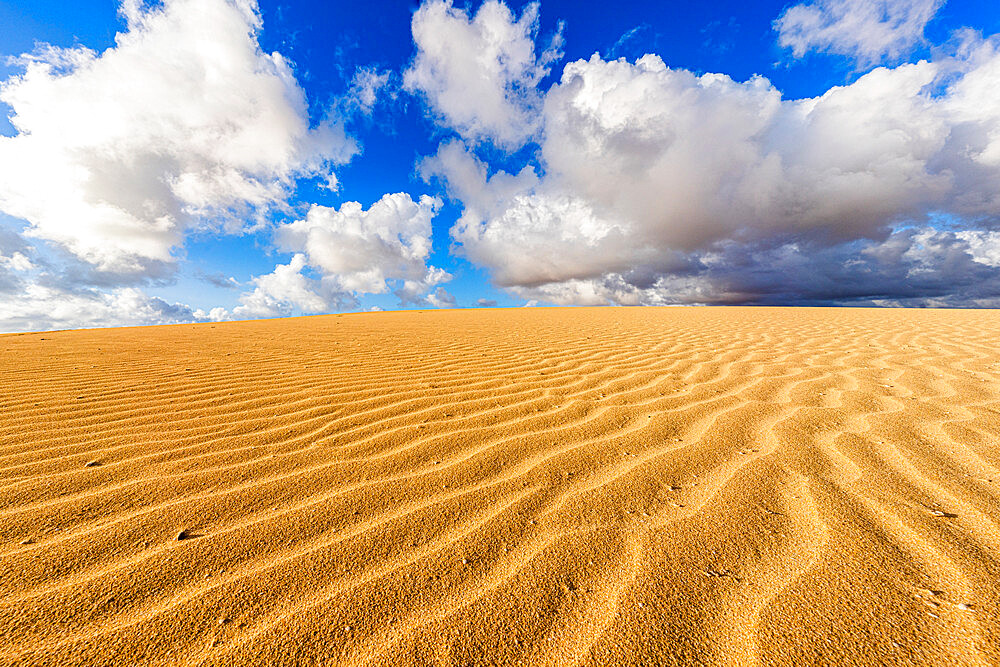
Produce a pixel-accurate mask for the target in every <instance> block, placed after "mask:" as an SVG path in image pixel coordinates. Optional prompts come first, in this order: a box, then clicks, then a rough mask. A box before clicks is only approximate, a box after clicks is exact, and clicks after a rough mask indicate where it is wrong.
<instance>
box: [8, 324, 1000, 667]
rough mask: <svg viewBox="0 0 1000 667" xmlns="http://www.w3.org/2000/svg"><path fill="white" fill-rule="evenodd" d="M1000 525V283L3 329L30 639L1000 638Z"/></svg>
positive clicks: (649, 657) (729, 648)
mask: <svg viewBox="0 0 1000 667" xmlns="http://www.w3.org/2000/svg"><path fill="white" fill-rule="evenodd" d="M998 526H1000V312H998V311H953V310H865V309H805V308H794V309H781V308H774V309H770V308H768V309H765V308H679V309H675V308H659V309H654V308H634V309H623V308H615V309H611V308H605V309H520V310H482V311H449V312H409V313H376V314H359V315H343V316H324V317H311V318H299V319H286V320H271V321H256V322H236V323H225V324H215V325H207V324H206V325H184V326H168V327H152V328H135V329H116V330H98V331H65V332H55V333H42V334H24V335H8V336H2V337H0V664H2V665H68V664H81V665H82V664H85V665H110V664H134V663H141V664H163V665H168V664H169V665H172V664H198V665H201V664H204V665H226V664H352V665H353V664H358V665H361V664H365V665H410V664H417V665H422V664H427V665H480V664H514V663H519V662H522V661H523V662H524V663H525V664H531V665H536V664H537V665H550V664H551V665H572V664H605V665H610V664H631V665H640V664H641V665H650V664H698V663H709V664H723V665H729V664H733V665H754V664H788V665H803V664H828V663H859V664H893V663H897V664H898V663H906V664H921V665H930V664H969V665H983V664H1000V607H998V603H1000V529H998ZM182 531H183V532H182ZM178 537H180V538H183V539H178Z"/></svg>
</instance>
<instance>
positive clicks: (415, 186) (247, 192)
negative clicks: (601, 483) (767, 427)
mask: <svg viewBox="0 0 1000 667" xmlns="http://www.w3.org/2000/svg"><path fill="white" fill-rule="evenodd" d="M0 25H3V26H4V30H3V31H0V52H2V53H3V54H5V55H6V56H7V57H8V60H7V62H6V64H5V65H4V66H3V67H2V68H0V78H2V79H3V81H4V83H3V88H2V89H0V90H2V92H0V100H2V104H0V110H2V111H3V113H2V114H0V115H2V119H0V134H2V135H3V138H0V182H2V183H3V184H2V185H0V330H3V331H18V330H38V329H47V328H65V327H78V326H114V325H122V324H153V323H165V322H177V321H197V320H209V319H216V320H219V319H232V318H248V317H269V316H283V315H296V314H304V313H313V312H335V311H339V310H350V311H353V310H368V309H373V308H381V309H395V308H400V307H404V308H418V307H451V306H459V307H472V306H477V305H491V304H497V305H500V306H519V305H525V304H557V305H593V304H624V305H636V304H648V305H662V304H675V303H677V304H713V303H719V304H728V303H759V304H819V305H840V304H843V305H851V304H854V305H911V306H973V307H997V306H1000V231H998V228H1000V185H998V183H1000V180H998V178H1000V95H997V94H996V93H995V91H996V90H1000V42H998V39H997V38H996V37H995V35H997V34H998V33H1000V5H998V4H997V3H985V2H981V1H980V2H975V1H972V0H950V1H948V2H941V1H940V0H880V1H878V2H867V1H865V2H863V1H861V0H815V1H809V0H806V1H805V2H802V3H746V2H739V3H737V2H719V3H647V2H622V3H616V4H615V5H613V6H612V5H610V4H609V3H588V2H571V1H557V0H543V1H542V2H541V3H524V2H508V3H499V2H496V1H493V2H486V3H479V2H473V3H468V4H452V3H445V2H443V0H425V2H423V3H417V2H413V3H401V2H383V3H367V4H364V5H359V4H357V3H341V2H288V1H283V2H271V1H269V0H260V2H259V3H254V2H253V1H252V0H201V1H199V2H194V1H192V0H164V1H163V2H150V3H143V2H141V1H139V0H129V1H127V2H125V3H124V4H122V3H119V2H112V1H108V0H85V1H81V2H78V3H64V2H56V1H55V0H32V1H31V2H11V1H10V0H0ZM180 44H183V45H184V47H183V48H180V47H178V45H180ZM52 47H55V48H52ZM25 54H27V55H25ZM991 91H993V92H992V94H991ZM352 202H357V204H352Z"/></svg>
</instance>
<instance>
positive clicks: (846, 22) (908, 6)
mask: <svg viewBox="0 0 1000 667" xmlns="http://www.w3.org/2000/svg"><path fill="white" fill-rule="evenodd" d="M943 4H944V0H814V1H813V2H808V3H806V2H804V3H800V4H797V5H793V6H792V7H789V8H788V9H786V10H785V11H784V12H783V13H782V14H781V16H780V17H779V18H778V20H776V21H775V22H774V27H775V29H776V30H777V31H778V43H779V44H780V45H781V46H783V47H785V48H790V49H791V50H792V53H793V54H794V55H795V57H797V58H801V57H802V56H804V55H805V54H806V53H807V52H809V51H819V52H826V53H836V54H840V55H845V56H852V57H854V58H856V59H857V60H859V61H860V62H862V63H874V62H878V61H879V60H881V59H882V58H883V57H889V58H891V59H895V58H898V57H899V56H901V55H903V54H905V53H906V52H907V51H909V50H910V49H911V48H912V47H913V46H914V45H916V44H917V43H919V42H921V41H922V40H923V37H924V27H925V26H926V25H927V23H928V22H929V21H930V20H931V18H933V16H934V14H936V13H937V10H938V9H939V8H940V7H941V5H943Z"/></svg>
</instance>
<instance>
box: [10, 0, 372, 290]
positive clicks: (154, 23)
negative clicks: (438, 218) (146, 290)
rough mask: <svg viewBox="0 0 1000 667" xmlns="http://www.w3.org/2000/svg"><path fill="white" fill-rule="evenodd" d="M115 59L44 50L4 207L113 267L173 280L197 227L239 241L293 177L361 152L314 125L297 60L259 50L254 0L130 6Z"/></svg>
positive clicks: (35, 66) (13, 100)
mask: <svg viewBox="0 0 1000 667" xmlns="http://www.w3.org/2000/svg"><path fill="white" fill-rule="evenodd" d="M122 13H123V15H124V16H125V17H126V18H127V20H128V31H127V32H124V33H121V34H119V35H117V36H116V39H115V46H114V47H112V48H109V49H108V50H106V51H104V52H103V53H100V54H98V53H95V52H93V51H90V50H88V49H85V48H82V47H79V48H71V49H59V48H56V47H44V48H41V49H40V50H38V51H37V52H35V53H34V54H31V55H27V56H24V57H22V59H21V64H22V65H23V66H24V73H23V74H22V75H20V76H15V77H12V78H10V79H8V80H7V81H6V82H4V83H3V86H2V90H0V99H2V100H3V101H4V102H5V103H6V104H8V105H9V106H10V108H11V109H12V110H13V115H12V117H11V122H12V124H13V126H14V127H15V128H16V130H17V135H16V136H13V137H0V210H2V211H4V212H6V213H8V214H10V215H12V216H14V217H17V218H22V219H24V220H27V221H28V222H29V223H30V227H29V229H28V231H27V233H28V234H30V235H32V236H35V237H38V238H41V239H46V240H49V241H53V242H55V243H58V244H60V245H61V246H63V247H64V248H66V249H67V250H69V251H70V252H71V253H73V254H74V255H76V256H77V257H79V258H80V259H82V260H84V261H86V262H88V263H90V264H92V265H93V266H94V267H96V268H97V269H98V270H100V271H104V272H108V273H116V274H129V275H132V276H139V277H141V276H146V275H151V274H157V273H159V274H161V275H162V274H163V272H164V270H165V269H166V270H169V268H170V266H171V265H172V264H173V262H174V254H173V251H174V250H175V249H176V248H177V247H178V246H180V245H182V244H183V242H184V238H185V234H186V233H187V232H188V231H189V230H191V229H192V228H205V227H211V228H216V229H218V228H224V229H226V230H228V231H234V230H236V229H238V228H239V227H240V226H241V225H243V224H244V221H245V220H246V219H248V218H249V219H253V216H254V215H255V214H262V213H263V212H264V211H266V210H267V209H268V208H269V207H272V206H280V205H281V204H282V203H283V202H284V200H285V198H286V197H287V196H288V193H289V191H290V189H291V188H292V186H293V183H294V180H295V178H297V177H300V176H308V175H319V174H325V173H327V172H328V170H329V166H330V164H333V163H341V162H344V161H346V160H347V159H348V158H349V157H350V156H351V155H352V154H354V153H355V152H356V146H355V145H354V143H353V142H352V141H351V140H350V139H348V138H347V137H346V136H345V135H344V133H343V130H342V129H341V127H340V125H339V124H338V123H337V122H335V121H333V120H328V121H325V122H323V123H322V124H320V125H319V126H318V127H314V128H310V124H309V120H308V115H307V108H306V100H305V96H304V93H303V91H302V89H301V88H300V87H299V85H298V83H297V82H296V80H295V77H294V75H293V73H292V70H291V67H290V65H289V63H288V62H287V61H286V60H285V59H284V58H283V57H282V56H281V55H280V54H278V53H272V54H266V53H263V52H262V51H261V49H260V46H259V45H258V43H257V38H256V33H257V31H258V29H259V28H260V17H259V15H258V13H257V9H256V3H255V2H253V0H230V1H227V0H165V1H164V2H163V3H162V7H157V8H146V7H145V6H144V5H143V4H142V3H141V2H138V1H137V0H130V1H128V2H125V3H124V4H123V6H122Z"/></svg>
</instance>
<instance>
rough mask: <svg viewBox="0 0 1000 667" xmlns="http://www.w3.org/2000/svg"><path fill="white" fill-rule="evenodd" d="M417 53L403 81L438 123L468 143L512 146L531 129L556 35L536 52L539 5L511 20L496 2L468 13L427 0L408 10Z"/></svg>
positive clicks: (554, 55)
mask: <svg viewBox="0 0 1000 667" xmlns="http://www.w3.org/2000/svg"><path fill="white" fill-rule="evenodd" d="M412 29H413V41H414V42H415V43H416V46H417V54H416V56H415V58H414V59H413V62H412V64H411V65H410V67H409V69H407V70H406V72H405V73H404V75H403V84H404V87H405V88H406V89H407V90H409V91H411V92H416V93H420V94H422V95H423V96H424V97H425V99H426V100H427V103H428V105H429V106H430V108H431V110H432V111H433V112H434V113H435V114H437V115H438V116H439V117H440V118H441V119H442V120H443V122H444V123H445V124H447V125H448V126H449V127H451V128H453V129H455V130H456V131H457V132H458V133H459V134H460V135H461V136H462V137H463V138H465V139H466V140H468V141H471V142H478V141H481V140H483V139H489V140H492V141H493V142H495V143H496V144H497V145H499V146H501V147H505V148H517V147H519V146H521V145H522V144H523V143H524V142H525V141H526V140H528V139H529V138H530V137H531V136H532V135H533V134H534V133H535V132H536V131H537V129H538V125H537V109H538V106H539V97H538V94H537V92H536V90H535V88H536V86H537V84H538V82H539V81H540V80H541V79H542V77H544V76H545V75H546V74H547V73H548V71H549V65H550V64H551V63H552V62H553V61H554V60H556V59H558V58H559V57H561V55H562V54H561V52H560V47H561V44H562V38H561V34H557V35H556V36H555V37H554V38H553V40H552V42H551V43H550V44H549V45H548V46H547V47H546V48H545V49H543V50H542V52H541V53H540V54H537V55H536V54H535V35H536V33H537V31H538V3H530V4H528V5H526V6H525V8H524V11H523V12H522V13H521V17H520V18H517V19H515V17H514V15H513V14H512V13H511V11H510V9H508V7H507V6H506V5H505V4H503V3H502V2H498V1H497V0H487V1H486V2H484V3H483V4H482V5H481V6H480V8H479V11H477V12H476V14H475V16H472V17H470V16H469V14H468V13H467V12H466V11H465V10H463V9H456V8H455V7H453V6H452V4H451V0H429V1H428V2H425V3H423V4H422V5H421V6H420V8H419V9H418V10H417V11H416V13H415V14H414V16H413V23H412Z"/></svg>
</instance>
